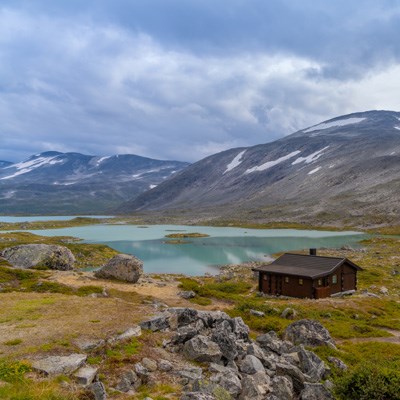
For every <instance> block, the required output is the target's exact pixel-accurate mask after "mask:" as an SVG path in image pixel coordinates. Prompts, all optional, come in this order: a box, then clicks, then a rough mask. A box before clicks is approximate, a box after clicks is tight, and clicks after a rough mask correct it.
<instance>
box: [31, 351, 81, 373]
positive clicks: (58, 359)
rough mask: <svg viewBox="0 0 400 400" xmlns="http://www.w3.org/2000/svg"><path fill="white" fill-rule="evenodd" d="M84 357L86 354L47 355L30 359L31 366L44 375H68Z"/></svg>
mask: <svg viewBox="0 0 400 400" xmlns="http://www.w3.org/2000/svg"><path fill="white" fill-rule="evenodd" d="M86 359H87V355H86V354H70V355H69V356H48V357H43V358H41V359H39V360H34V361H32V368H33V369H34V370H36V371H38V372H42V373H44V374H46V375H61V374H63V375H68V374H71V373H72V372H74V371H76V370H77V369H78V368H80V367H81V366H82V365H83V364H84V362H85V361H86Z"/></svg>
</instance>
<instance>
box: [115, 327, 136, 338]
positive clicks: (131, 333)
mask: <svg viewBox="0 0 400 400" xmlns="http://www.w3.org/2000/svg"><path fill="white" fill-rule="evenodd" d="M141 334H142V328H141V327H140V326H139V325H135V326H132V327H130V328H128V329H127V330H126V331H125V332H124V333H121V334H120V335H118V336H117V337H116V338H115V340H116V341H120V340H126V339H131V338H133V337H138V336H141Z"/></svg>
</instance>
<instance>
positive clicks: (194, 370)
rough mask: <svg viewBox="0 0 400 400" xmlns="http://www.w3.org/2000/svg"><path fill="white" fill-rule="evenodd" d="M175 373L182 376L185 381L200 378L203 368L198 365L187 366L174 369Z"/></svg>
mask: <svg viewBox="0 0 400 400" xmlns="http://www.w3.org/2000/svg"><path fill="white" fill-rule="evenodd" d="M176 375H178V376H179V377H181V378H183V379H184V380H185V381H187V382H191V381H196V380H199V379H201V377H202V375H203V370H202V369H201V368H199V367H188V368H183V369H181V370H179V371H176Z"/></svg>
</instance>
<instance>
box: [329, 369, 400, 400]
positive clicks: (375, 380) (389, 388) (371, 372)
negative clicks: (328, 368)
mask: <svg viewBox="0 0 400 400" xmlns="http://www.w3.org/2000/svg"><path fill="white" fill-rule="evenodd" d="M336 394H337V395H338V397H339V398H340V399H343V400H400V371H397V370H393V369H389V368H385V367H377V366H375V365H372V364H364V365H359V366H358V367H357V368H356V369H354V370H353V372H351V373H348V374H345V375H344V376H343V377H342V378H340V379H338V381H337V383H336Z"/></svg>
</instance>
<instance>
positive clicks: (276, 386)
mask: <svg viewBox="0 0 400 400" xmlns="http://www.w3.org/2000/svg"><path fill="white" fill-rule="evenodd" d="M271 386H272V394H273V395H274V396H275V398H276V399H277V400H292V399H293V396H294V393H293V383H292V381H291V380H290V378H288V377H287V376H275V377H273V378H272V380H271Z"/></svg>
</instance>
